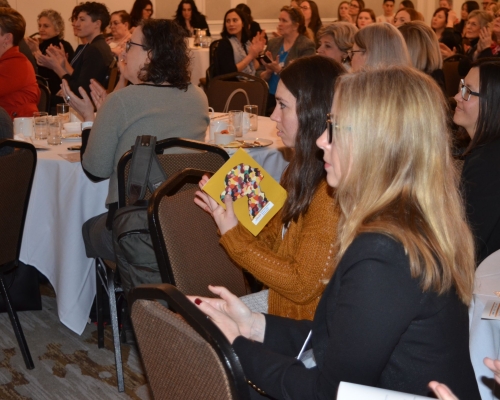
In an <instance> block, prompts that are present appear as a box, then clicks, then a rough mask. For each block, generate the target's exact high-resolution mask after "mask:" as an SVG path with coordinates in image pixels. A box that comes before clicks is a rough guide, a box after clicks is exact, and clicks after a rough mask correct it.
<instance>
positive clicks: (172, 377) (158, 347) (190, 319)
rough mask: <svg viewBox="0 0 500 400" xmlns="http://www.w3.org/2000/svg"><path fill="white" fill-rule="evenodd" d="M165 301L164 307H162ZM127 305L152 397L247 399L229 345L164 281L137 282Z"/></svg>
mask: <svg viewBox="0 0 500 400" xmlns="http://www.w3.org/2000/svg"><path fill="white" fill-rule="evenodd" d="M155 300H160V301H161V302H162V303H160V302H159V301H155ZM165 302H166V304H167V305H168V308H167V307H165V306H164V305H162V304H164V303H165ZM129 303H130V305H131V310H132V312H131V316H132V324H133V326H134V331H135V334H136V337H137V342H138V345H139V352H140V354H141V358H142V361H143V364H144V367H145V369H146V374H147V377H148V382H149V385H150V388H151V391H152V393H153V397H154V398H155V399H177V400H196V399H217V400H219V399H220V400H224V399H240V400H246V399H249V398H250V393H249V387H248V384H247V381H246V378H245V375H244V372H243V369H242V367H241V364H240V362H239V360H238V356H237V355H236V353H235V352H234V350H233V348H232V346H231V344H230V343H229V341H228V340H227V339H226V337H225V336H224V334H223V333H222V332H221V331H220V329H219V328H218V327H217V326H216V325H215V324H214V323H213V322H212V321H211V320H210V319H208V318H207V317H206V316H205V314H203V313H202V312H201V311H200V310H199V309H198V308H197V307H196V306H195V305H194V304H193V303H191V301H189V300H188V299H187V298H186V296H185V295H183V294H182V293H181V292H180V291H179V290H178V289H177V288H175V287H174V286H172V285H169V284H159V285H141V286H138V287H136V288H134V289H132V291H131V292H130V295H129Z"/></svg>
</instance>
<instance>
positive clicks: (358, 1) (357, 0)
mask: <svg viewBox="0 0 500 400" xmlns="http://www.w3.org/2000/svg"><path fill="white" fill-rule="evenodd" d="M364 8H365V2H364V1H363V0H351V1H350V2H349V16H350V17H351V21H352V23H353V24H354V25H356V22H357V20H358V14H359V12H360V11H361V10H363V9H364Z"/></svg>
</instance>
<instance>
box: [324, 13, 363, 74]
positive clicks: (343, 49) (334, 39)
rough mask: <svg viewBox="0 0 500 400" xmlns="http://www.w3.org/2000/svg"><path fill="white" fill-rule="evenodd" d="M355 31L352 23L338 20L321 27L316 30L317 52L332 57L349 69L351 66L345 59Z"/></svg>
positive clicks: (352, 43)
mask: <svg viewBox="0 0 500 400" xmlns="http://www.w3.org/2000/svg"><path fill="white" fill-rule="evenodd" d="M357 31H358V29H357V28H356V27H355V26H354V25H353V24H351V23H349V22H340V21H339V22H334V23H333V24H331V25H328V26H325V27H323V28H321V29H320V31H319V32H318V41H319V47H318V54H319V55H320V56H323V57H328V58H332V59H333V60H335V61H337V62H338V63H341V64H344V67H346V69H350V68H351V66H350V65H349V63H348V62H347V60H346V59H347V51H348V50H350V49H351V48H352V46H353V45H354V35H355V34H356V32H357Z"/></svg>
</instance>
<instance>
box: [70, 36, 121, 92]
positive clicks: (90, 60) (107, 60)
mask: <svg viewBox="0 0 500 400" xmlns="http://www.w3.org/2000/svg"><path fill="white" fill-rule="evenodd" d="M112 61H113V53H112V52H111V49H110V48H109V45H108V44H107V43H106V40H104V37H103V36H102V35H98V36H97V37H95V38H94V40H92V42H91V43H89V44H88V45H87V46H85V47H83V50H82V52H81V53H78V52H76V53H75V55H74V60H73V62H72V65H73V69H74V71H73V73H72V74H71V75H68V74H66V75H64V76H63V79H66V80H67V81H68V83H69V87H70V88H71V91H72V92H73V93H75V94H76V95H78V96H80V92H79V91H78V88H79V87H80V86H81V87H83V88H84V89H85V91H86V92H87V93H90V89H89V86H90V79H91V78H92V79H95V80H96V81H97V82H99V83H100V84H101V85H102V86H104V87H106V86H107V82H106V77H107V76H108V72H109V66H110V65H111V62H112Z"/></svg>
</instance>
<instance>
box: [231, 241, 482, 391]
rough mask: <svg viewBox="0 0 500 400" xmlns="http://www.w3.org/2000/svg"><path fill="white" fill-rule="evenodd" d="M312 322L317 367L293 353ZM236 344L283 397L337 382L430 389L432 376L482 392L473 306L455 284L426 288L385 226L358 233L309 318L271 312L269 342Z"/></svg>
mask: <svg viewBox="0 0 500 400" xmlns="http://www.w3.org/2000/svg"><path fill="white" fill-rule="evenodd" d="M311 328H312V331H313V335H312V339H311V342H312V348H313V351H314V356H315V359H316V363H317V366H316V367H314V368H311V369H306V368H305V367H304V366H303V364H302V363H301V362H300V361H297V360H295V359H294V357H296V356H297V354H298V352H299V350H300V348H301V346H302V344H303V343H304V340H305V338H306V336H307V334H308V332H309V330H310V329H311ZM233 346H234V349H235V351H236V353H237V354H238V357H239V358H240V361H241V363H242V366H243V369H244V371H245V375H246V377H247V378H248V379H249V380H250V381H252V382H253V383H254V384H255V385H257V386H259V387H260V388H261V389H262V390H264V391H265V392H266V393H268V394H269V395H270V396H272V397H276V398H278V399H313V398H314V399H334V398H335V397H336V393H337V389H338V385H339V383H340V382H341V381H346V382H353V383H358V384H362V385H368V386H376V387H381V388H385V389H390V390H396V391H401V392H407V393H412V394H417V395H421V396H426V395H428V394H429V392H430V390H429V389H428V387H427V384H428V383H429V382H430V381H431V380H437V381H439V382H443V383H445V384H446V385H448V386H449V387H450V388H451V389H452V390H453V391H454V392H455V394H456V395H457V396H458V397H459V398H461V399H468V400H476V399H477V400H479V399H480V395H479V391H478V387H477V383H476V380H475V376H474V371H473V369H472V365H471V362H470V356H469V319H468V312H467V306H465V305H464V304H463V303H461V302H460V300H459V299H458V297H457V295H456V293H455V291H454V290H451V291H450V292H448V293H445V294H443V295H441V296H438V295H437V294H436V293H434V292H425V293H422V290H421V288H420V285H419V281H418V280H417V279H412V278H411V275H410V267H409V261H408V258H407V256H406V255H405V251H404V248H403V246H402V245H401V244H400V243H399V242H396V241H395V240H393V239H391V238H389V237H388V236H385V235H382V234H376V233H366V234H362V235H360V236H358V237H357V238H356V239H355V240H354V242H353V243H352V244H351V246H350V247H349V248H348V250H347V251H346V253H345V255H344V257H343V258H342V260H341V262H340V264H339V266H338V268H337V270H336V272H335V274H334V276H333V277H332V279H331V280H330V282H329V283H328V286H327V287H326V289H325V292H324V293H323V296H322V298H321V301H320V303H319V305H318V308H317V310H316V314H315V316H314V320H313V321H312V322H311V321H294V320H290V319H286V318H281V317H276V316H269V315H266V332H265V339H264V344H261V343H254V342H252V341H250V340H248V339H245V338H243V337H238V338H237V339H236V340H235V341H234V343H233Z"/></svg>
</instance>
